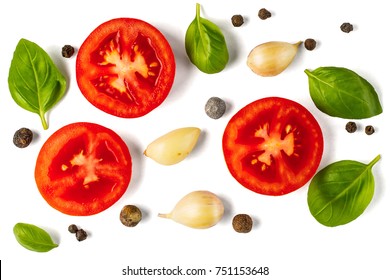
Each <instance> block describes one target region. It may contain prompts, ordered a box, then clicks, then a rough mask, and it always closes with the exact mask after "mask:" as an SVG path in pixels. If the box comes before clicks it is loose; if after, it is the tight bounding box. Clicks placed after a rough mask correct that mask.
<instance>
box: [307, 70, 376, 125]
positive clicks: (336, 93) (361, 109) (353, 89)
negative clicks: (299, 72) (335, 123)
mask: <svg viewBox="0 0 390 280" xmlns="http://www.w3.org/2000/svg"><path fill="white" fill-rule="evenodd" d="M305 73H306V74H307V76H308V78H309V91H310V96H311V98H312V99H313V101H314V103H315V105H316V106H317V108H318V109H319V110H320V111H322V112H324V113H326V114H328V115H330V116H333V117H339V118H344V119H364V118H370V117H373V116H376V115H379V114H381V113H382V107H381V104H380V102H379V99H378V94H377V93H376V91H375V89H374V87H373V86H372V85H371V84H370V83H369V82H368V81H367V80H365V79H364V78H362V77H361V76H359V75H358V74H356V73H355V72H353V71H351V70H349V69H347V68H342V67H319V68H317V69H315V70H313V71H309V70H307V69H306V70H305Z"/></svg>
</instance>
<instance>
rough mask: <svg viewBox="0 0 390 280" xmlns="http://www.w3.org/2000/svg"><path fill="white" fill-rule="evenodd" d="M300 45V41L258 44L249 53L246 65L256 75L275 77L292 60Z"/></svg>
mask: <svg viewBox="0 0 390 280" xmlns="http://www.w3.org/2000/svg"><path fill="white" fill-rule="evenodd" d="M301 43H302V41H299V42H297V43H295V44H290V43H287V42H280V41H271V42H266V43H263V44H260V45H258V46H256V47H255V48H253V49H252V51H251V52H250V53H249V55H248V58H247V65H248V67H249V68H250V69H251V70H252V71H253V72H254V73H256V74H257V75H260V76H263V77H272V76H276V75H278V74H280V73H281V72H283V71H284V70H285V69H286V68H287V67H288V66H289V65H290V63H291V62H292V61H293V60H294V58H295V56H296V54H297V52H298V47H299V46H300V45H301Z"/></svg>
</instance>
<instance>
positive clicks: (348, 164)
mask: <svg viewBox="0 0 390 280" xmlns="http://www.w3.org/2000/svg"><path fill="white" fill-rule="evenodd" d="M379 159H380V156H379V155H378V156H377V157H376V158H375V159H374V160H372V161H371V162H370V163H369V164H367V165H366V164H363V163H360V162H357V161H352V160H343V161H338V162H335V163H332V164H330V165H328V166H327V167H325V168H324V169H322V170H320V171H319V172H318V173H317V174H316V175H315V176H314V177H313V179H312V181H311V183H310V185H309V191H308V197H307V201H308V206H309V209H310V213H311V214H312V215H313V217H314V218H315V219H316V220H317V221H318V222H319V223H321V224H323V225H325V226H329V227H335V226H339V225H343V224H347V223H349V222H351V221H353V220H355V219H356V218H357V217H359V216H360V215H361V214H362V213H363V212H364V210H365V209H366V208H367V206H368V205H369V204H370V202H371V200H372V197H373V195H374V189H375V181H374V176H373V174H372V167H373V166H374V164H375V163H377V162H378V161H379Z"/></svg>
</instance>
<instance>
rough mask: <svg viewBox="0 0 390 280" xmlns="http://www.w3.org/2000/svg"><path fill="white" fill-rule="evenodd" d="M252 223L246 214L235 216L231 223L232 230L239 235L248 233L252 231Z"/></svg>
mask: <svg viewBox="0 0 390 280" xmlns="http://www.w3.org/2000/svg"><path fill="white" fill-rule="evenodd" d="M252 225H253V221H252V218H251V216H249V215H248V214H237V215H236V216H234V218H233V221H232V226H233V229H234V230H235V231H236V232H239V233H248V232H250V231H251V230H252Z"/></svg>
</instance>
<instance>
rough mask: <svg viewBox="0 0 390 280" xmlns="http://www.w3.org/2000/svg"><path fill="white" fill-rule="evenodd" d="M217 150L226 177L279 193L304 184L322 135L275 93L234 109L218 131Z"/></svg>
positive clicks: (313, 169) (320, 149)
mask: <svg viewBox="0 0 390 280" xmlns="http://www.w3.org/2000/svg"><path fill="white" fill-rule="evenodd" d="M222 143H223V153H224V157H225V161H226V164H227V167H228V169H229V171H230V173H231V174H232V176H233V177H234V178H235V179H236V180H237V181H238V182H239V183H240V184H241V185H243V186H244V187H246V188H248V189H250V190H252V191H254V192H256V193H260V194H265V195H274V196H276V195H284V194H287V193H290V192H292V191H294V190H297V189H299V188H300V187H302V186H304V185H305V184H306V183H307V182H308V181H309V180H310V179H311V178H312V177H313V176H314V174H315V172H316V170H317V168H318V166H319V164H320V161H321V158H322V153H323V147H324V143H323V135H322V131H321V128H320V126H319V124H318V122H317V121H316V119H315V118H314V117H313V115H312V114H311V113H310V112H309V111H308V110H307V109H306V108H305V107H303V106H302V105H300V104H299V103H297V102H295V101H291V100H288V99H284V98H279V97H268V98H263V99H259V100H257V101H254V102H252V103H250V104H248V105H246V106H245V107H244V108H242V109H241V110H239V111H238V112H237V113H236V114H235V115H234V116H233V117H232V118H231V119H230V121H229V122H228V124H227V126H226V128H225V131H224V134H223V141H222Z"/></svg>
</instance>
